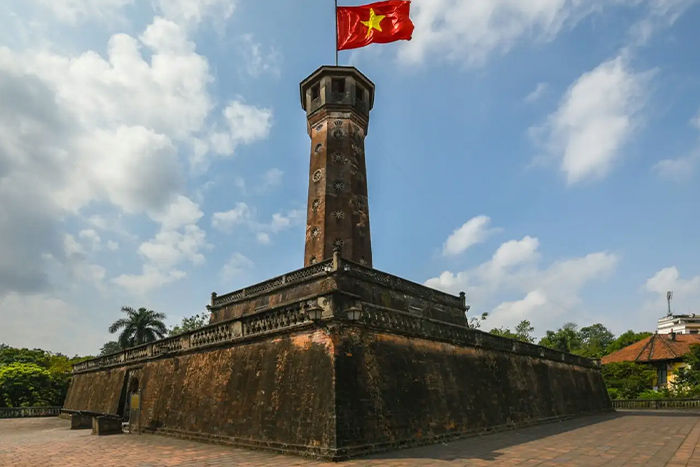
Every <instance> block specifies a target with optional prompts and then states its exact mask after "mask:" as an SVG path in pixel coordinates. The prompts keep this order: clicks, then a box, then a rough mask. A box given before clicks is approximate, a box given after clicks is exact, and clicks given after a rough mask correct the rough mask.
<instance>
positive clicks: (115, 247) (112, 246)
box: [107, 240, 119, 251]
mask: <svg viewBox="0 0 700 467" xmlns="http://www.w3.org/2000/svg"><path fill="white" fill-rule="evenodd" d="M107 249H108V250H110V251H117V250H118V249H119V243H117V242H115V241H112V240H109V241H108V242H107Z"/></svg>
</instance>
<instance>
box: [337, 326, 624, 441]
mask: <svg viewBox="0 0 700 467" xmlns="http://www.w3.org/2000/svg"><path fill="white" fill-rule="evenodd" d="M341 333H342V334H341V335H339V336H338V337H337V340H338V343H337V345H336V355H337V357H336V358H337V360H336V380H337V383H336V388H337V396H336V399H337V403H336V410H337V413H336V416H337V425H338V427H337V430H338V431H337V439H338V448H339V449H343V450H345V451H347V452H348V453H349V454H350V455H358V454H361V453H363V452H371V451H377V450H382V449H387V448H393V447H400V446H405V445H413V444H422V443H427V442H435V441H440V440H442V439H449V438H454V437H458V436H460V435H464V434H468V433H476V432H480V431H487V430H492V429H499V428H506V427H509V428H512V427H516V426H524V425H529V424H533V423H537V422H542V421H545V420H547V419H551V418H559V417H562V418H563V417H568V416H573V415H578V414H584V413H590V412H596V411H603V410H609V409H610V407H611V405H610V400H609V398H608V395H607V391H606V389H605V384H604V382H603V380H602V377H601V374H600V371H599V369H598V368H594V367H587V366H581V365H576V364H571V363H564V362H557V361H553V360H550V359H546V358H542V357H538V356H530V355H518V354H514V353H509V352H504V351H501V350H493V349H488V348H484V347H482V348H477V347H470V346H464V345H453V344H449V343H446V342H437V341H431V340H426V339H421V338H416V337H405V336H401V335H396V334H392V333H386V332H377V331H371V330H362V329H360V328H345V329H343V330H342V331H341Z"/></svg>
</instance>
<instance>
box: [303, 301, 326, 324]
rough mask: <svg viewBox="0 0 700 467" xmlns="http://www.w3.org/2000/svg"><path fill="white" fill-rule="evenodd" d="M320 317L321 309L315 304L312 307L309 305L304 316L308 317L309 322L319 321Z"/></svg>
mask: <svg viewBox="0 0 700 467" xmlns="http://www.w3.org/2000/svg"><path fill="white" fill-rule="evenodd" d="M322 315H323V308H321V307H320V306H318V304H317V303H314V304H313V305H311V306H310V307H309V308H307V309H306V316H308V317H309V319H310V320H311V321H318V320H320V319H321V316H322Z"/></svg>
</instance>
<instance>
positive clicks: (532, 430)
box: [365, 410, 698, 461]
mask: <svg viewBox="0 0 700 467" xmlns="http://www.w3.org/2000/svg"><path fill="white" fill-rule="evenodd" d="M658 416H663V417H696V418H697V417H698V412H694V413H693V412H681V411H675V412H673V411H642V410H638V411H618V412H611V413H607V414H601V415H592V416H586V417H580V418H575V419H572V420H566V421H563V422H554V423H547V424H543V425H537V426H533V427H528V428H522V429H517V430H511V431H503V432H500V433H494V434H486V435H481V436H474V437H471V438H466V439H462V440H457V441H452V442H449V443H441V444H436V445H429V446H422V447H418V448H410V449H405V450H400V451H393V452H387V453H383V454H376V455H373V456H369V457H366V458H365V459H367V460H369V459H396V460H400V459H404V460H405V459H435V460H441V461H455V460H461V459H481V460H497V459H498V457H500V456H502V455H503V454H502V453H500V452H498V451H501V450H504V449H506V448H509V447H512V446H517V445H519V444H524V443H529V442H532V441H537V440H540V439H544V438H547V437H549V436H555V435H558V434H561V433H566V432H568V431H572V430H577V429H580V428H584V427H587V426H591V425H595V424H597V423H602V422H607V421H610V420H614V419H619V418H623V417H658Z"/></svg>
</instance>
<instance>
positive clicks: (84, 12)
mask: <svg viewBox="0 0 700 467" xmlns="http://www.w3.org/2000/svg"><path fill="white" fill-rule="evenodd" d="M34 2H35V3H37V4H39V5H40V6H41V7H42V8H46V9H48V10H49V11H51V13H53V14H54V15H55V17H56V18H57V19H58V20H60V21H64V22H67V23H73V24H74V23H78V22H82V21H85V20H92V19H98V20H105V19H112V18H113V17H114V16H115V15H117V16H119V15H120V13H121V10H122V8H124V7H125V6H127V5H131V4H133V0H34Z"/></svg>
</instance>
